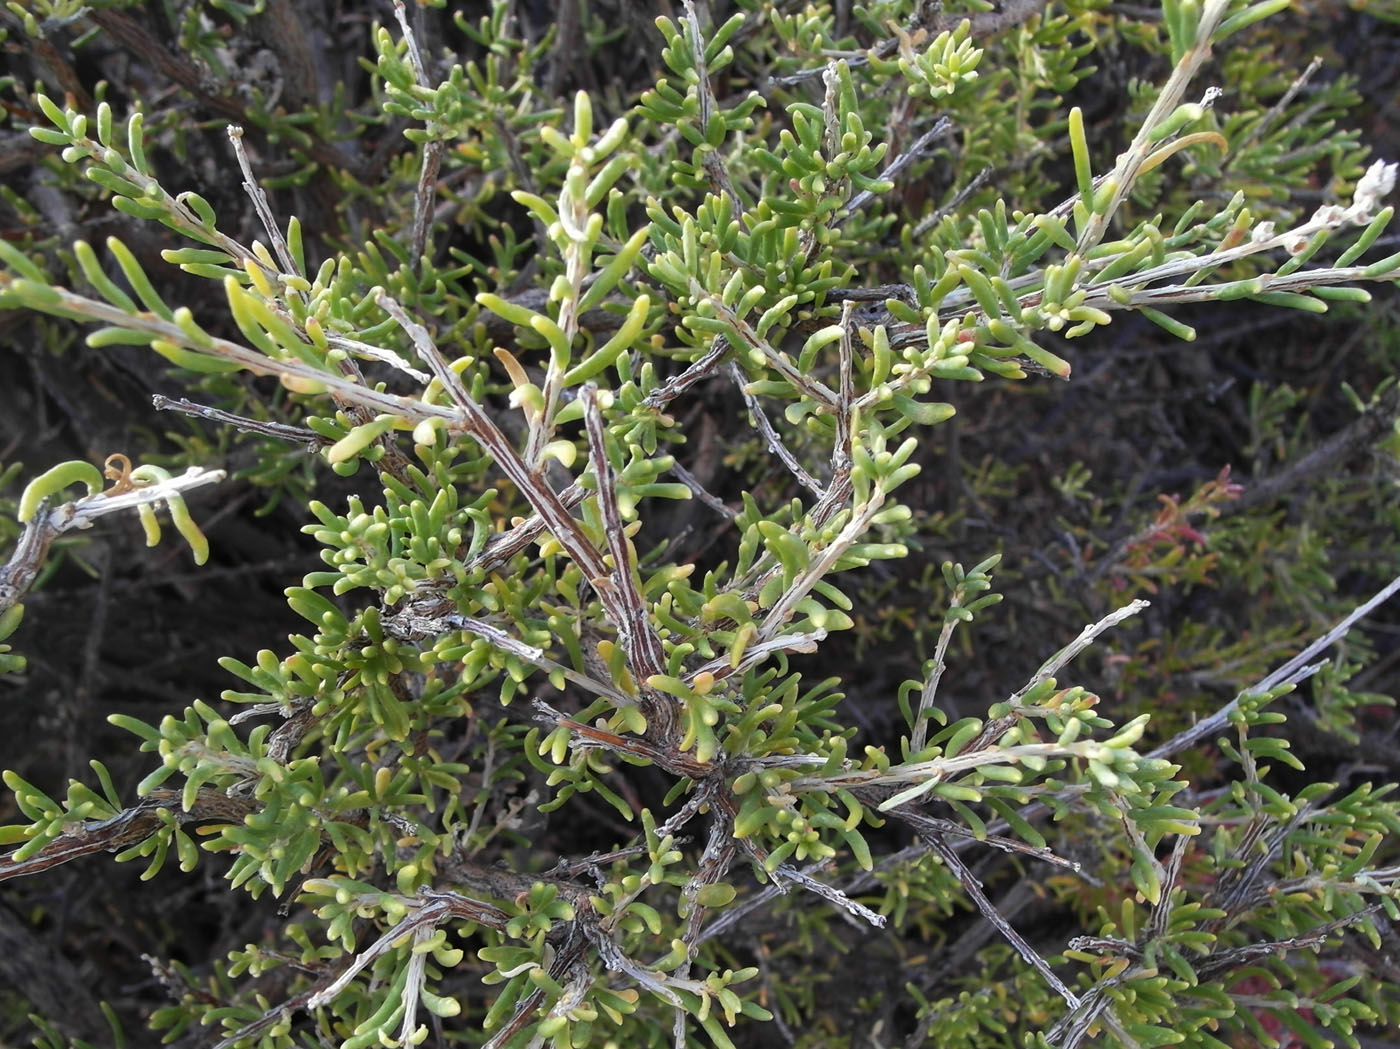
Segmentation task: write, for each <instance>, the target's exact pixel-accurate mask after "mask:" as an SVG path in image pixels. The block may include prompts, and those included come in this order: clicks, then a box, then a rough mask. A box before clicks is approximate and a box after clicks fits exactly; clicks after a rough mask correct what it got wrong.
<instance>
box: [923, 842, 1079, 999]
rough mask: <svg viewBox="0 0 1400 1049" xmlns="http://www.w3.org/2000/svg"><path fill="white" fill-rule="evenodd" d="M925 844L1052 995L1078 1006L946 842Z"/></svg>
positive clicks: (1075, 996) (1063, 984)
mask: <svg viewBox="0 0 1400 1049" xmlns="http://www.w3.org/2000/svg"><path fill="white" fill-rule="evenodd" d="M929 844H930V845H931V846H933V851H934V852H936V853H937V854H938V857H939V859H941V860H942V861H943V862H944V863H945V864H946V865H947V867H948V869H949V870H950V871H952V872H953V874H954V875H955V876H956V877H957V879H958V881H960V882H961V883H962V887H963V889H964V891H966V892H967V895H968V896H969V897H970V898H971V899H972V902H973V903H974V904H976V905H977V909H978V910H979V911H981V912H982V917H984V918H986V919H987V921H989V922H991V923H992V925H994V926H996V928H997V931H998V932H1000V933H1001V934H1002V936H1004V937H1005V938H1006V941H1007V942H1008V943H1010V944H1011V946H1012V947H1014V948H1015V949H1016V953H1017V954H1019V955H1020V956H1021V957H1022V958H1024V959H1025V960H1026V963H1027V964H1029V965H1030V967H1031V968H1033V969H1034V970H1035V971H1036V972H1038V973H1040V975H1041V978H1042V979H1043V980H1045V982H1046V983H1048V984H1049V985H1050V986H1051V988H1053V989H1054V991H1055V993H1056V994H1058V995H1059V996H1060V997H1061V998H1063V999H1064V1000H1065V1001H1066V1002H1067V1003H1068V1004H1069V1007H1070V1008H1071V1009H1077V1008H1079V996H1078V995H1076V994H1075V993H1074V992H1073V991H1071V990H1070V989H1069V988H1068V987H1066V986H1065V983H1064V981H1063V980H1061V979H1060V978H1059V977H1058V976H1056V975H1055V974H1054V972H1052V971H1051V969H1050V966H1049V965H1047V964H1046V963H1045V959H1044V958H1042V957H1041V956H1040V955H1039V954H1037V953H1036V952H1035V950H1034V949H1033V948H1032V947H1031V945H1030V944H1028V943H1027V942H1026V941H1025V939H1023V938H1022V936H1021V934H1020V933H1018V932H1017V931H1016V930H1015V929H1013V928H1012V927H1011V923H1010V922H1008V921H1007V920H1006V919H1005V918H1003V917H1002V916H1001V914H1000V913H999V912H998V911H997V909H996V908H995V907H994V906H992V901H991V900H989V899H988V898H987V894H986V893H985V892H983V891H982V883H981V882H979V881H978V880H977V876H976V875H975V874H973V873H972V871H971V870H970V869H969V868H968V866H967V864H965V863H964V862H963V861H962V858H961V857H959V856H958V854H957V853H956V852H954V851H953V850H952V849H950V848H949V847H948V844H947V842H945V841H944V840H943V839H942V838H941V837H939V836H938V835H932V836H931V837H930V838H929Z"/></svg>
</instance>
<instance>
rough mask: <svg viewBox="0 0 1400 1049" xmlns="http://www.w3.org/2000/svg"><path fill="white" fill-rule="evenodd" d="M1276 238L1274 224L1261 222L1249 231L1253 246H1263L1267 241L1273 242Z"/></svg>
mask: <svg viewBox="0 0 1400 1049" xmlns="http://www.w3.org/2000/svg"><path fill="white" fill-rule="evenodd" d="M1275 236H1276V234H1275V232H1274V224H1273V223H1272V222H1261V223H1259V225H1257V226H1255V227H1254V228H1253V229H1252V230H1250V231H1249V242H1250V243H1251V244H1263V243H1264V242H1265V241H1266V240H1273V239H1274V237H1275Z"/></svg>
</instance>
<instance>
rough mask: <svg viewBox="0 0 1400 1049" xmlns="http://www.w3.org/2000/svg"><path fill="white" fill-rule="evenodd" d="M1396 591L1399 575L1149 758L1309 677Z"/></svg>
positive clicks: (1181, 746)
mask: <svg viewBox="0 0 1400 1049" xmlns="http://www.w3.org/2000/svg"><path fill="white" fill-rule="evenodd" d="M1397 591H1400V576H1396V577H1395V578H1394V579H1392V580H1391V581H1390V582H1389V583H1387V584H1386V585H1385V586H1384V587H1382V588H1381V590H1380V591H1379V592H1378V593H1376V594H1375V595H1374V596H1373V597H1371V598H1370V599H1369V600H1368V601H1365V602H1363V603H1362V604H1360V605H1357V606H1356V608H1354V609H1352V610H1351V612H1349V613H1348V614H1347V615H1346V616H1345V617H1344V618H1343V619H1342V620H1341V622H1339V623H1338V624H1337V625H1336V626H1334V627H1333V628H1332V629H1331V630H1329V631H1327V633H1325V634H1323V635H1322V636H1321V637H1319V638H1318V639H1317V640H1316V641H1314V642H1313V643H1312V644H1310V645H1308V647H1307V648H1305V649H1303V651H1301V652H1299V653H1298V654H1297V655H1296V656H1294V657H1293V658H1292V659H1290V660H1289V661H1288V662H1287V663H1284V664H1283V665H1282V666H1280V667H1278V668H1277V669H1276V670H1274V671H1273V672H1272V673H1270V674H1268V675H1266V676H1265V677H1264V678H1263V679H1262V680H1260V681H1259V682H1258V683H1257V684H1255V685H1254V686H1253V687H1252V688H1248V689H1245V690H1244V692H1242V693H1240V695H1238V696H1236V697H1235V698H1234V699H1232V700H1231V701H1230V702H1229V703H1227V704H1225V706H1223V707H1221V708H1220V709H1219V710H1217V711H1216V712H1215V713H1214V714H1212V715H1210V717H1208V718H1203V719H1202V720H1200V721H1198V722H1197V723H1196V724H1194V725H1192V726H1191V727H1190V728H1188V729H1184V730H1183V731H1181V732H1178V733H1177V734H1176V735H1175V736H1173V737H1172V738H1171V739H1169V740H1167V741H1166V742H1165V743H1163V744H1162V745H1161V746H1159V747H1157V748H1156V749H1154V750H1153V751H1151V752H1150V753H1149V754H1148V755H1147V756H1148V757H1149V758H1170V757H1171V756H1172V755H1174V754H1177V753H1180V752H1181V751H1183V750H1185V749H1186V748H1187V747H1190V746H1194V745H1195V744H1196V743H1199V742H1200V741H1201V740H1203V739H1209V738H1210V737H1211V736H1214V735H1215V734H1216V733H1217V732H1220V731H1221V730H1222V729H1224V728H1225V726H1226V725H1228V724H1229V723H1230V716H1231V715H1232V714H1234V712H1235V711H1236V710H1237V709H1238V708H1239V705H1240V699H1241V698H1242V697H1243V696H1247V695H1257V694H1258V693H1260V692H1268V691H1269V690H1270V689H1273V688H1277V687H1278V686H1279V685H1284V684H1294V683H1296V682H1298V681H1300V680H1303V679H1304V678H1307V677H1311V676H1312V674H1313V673H1315V672H1316V671H1317V669H1318V667H1319V666H1320V664H1313V665H1311V666H1310V665H1309V661H1310V660H1313V659H1315V658H1317V657H1318V656H1319V655H1321V654H1322V653H1323V652H1324V651H1325V650H1326V649H1328V648H1330V647H1331V646H1332V645H1333V644H1335V643H1336V642H1338V641H1340V640H1341V639H1342V638H1344V637H1346V635H1347V633H1348V632H1349V631H1350V630H1351V628H1352V627H1353V626H1355V625H1356V624H1357V622H1358V621H1359V620H1361V619H1363V618H1365V617H1366V616H1368V615H1370V614H1371V612H1372V611H1373V610H1375V609H1376V608H1378V607H1380V606H1381V605H1383V604H1385V602H1387V601H1389V600H1390V599H1391V598H1392V597H1393V596H1394V595H1395V594H1396V592H1397Z"/></svg>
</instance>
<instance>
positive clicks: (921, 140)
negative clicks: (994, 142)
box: [845, 117, 991, 236]
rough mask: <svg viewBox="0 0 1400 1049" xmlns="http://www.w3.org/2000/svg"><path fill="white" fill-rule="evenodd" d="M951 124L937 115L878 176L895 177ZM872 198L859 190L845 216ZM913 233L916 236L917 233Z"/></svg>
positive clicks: (946, 130)
mask: <svg viewBox="0 0 1400 1049" xmlns="http://www.w3.org/2000/svg"><path fill="white" fill-rule="evenodd" d="M952 126H953V122H952V121H951V120H949V119H948V118H947V117H939V118H938V122H937V123H935V124H934V125H933V127H931V128H929V129H928V130H927V131H925V132H924V133H923V134H922V135H920V136H919V137H918V138H916V139H915V140H914V144H913V145H912V146H910V147H909V148H908V149H906V150H905V151H904V152H903V153H901V154H900V155H899V156H897V157H895V158H894V160H892V161H890V162H889V164H887V165H886V166H885V170H884V171H882V172H880V177H881V178H882V179H893V178H895V177H896V176H897V175H898V174H899V173H900V172H901V171H903V170H904V169H905V168H907V167H908V166H909V165H910V164H912V163H914V161H916V160H918V159H919V157H920V156H922V155H923V152H924V150H926V149H928V147H929V144H930V143H932V142H933V140H934V139H936V138H938V137H939V136H940V135H944V134H946V133H947V132H948V130H949V129H950V128H952ZM990 170H991V169H990V168H987V169H984V171H983V172H982V175H979V176H978V179H980V178H982V176H983V175H985V174H986V173H987V172H988V171H990ZM978 184H979V183H978V181H977V179H974V180H973V182H972V184H971V185H970V186H969V187H968V188H967V189H966V190H964V192H970V191H971V190H972V189H973V188H975V187H976V185H978ZM874 199H875V194H874V193H872V192H871V191H870V190H868V189H863V190H861V191H860V192H859V193H857V194H856V195H855V196H854V197H852V198H851V199H850V200H848V201H846V214H845V217H846V218H849V217H850V216H851V215H853V214H855V213H856V212H857V211H859V210H860V209H861V208H863V207H865V205H867V204H869V203H870V202H871V201H872V200H874ZM915 235H916V236H917V234H915Z"/></svg>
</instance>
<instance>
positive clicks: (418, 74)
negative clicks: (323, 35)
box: [394, 0, 447, 264]
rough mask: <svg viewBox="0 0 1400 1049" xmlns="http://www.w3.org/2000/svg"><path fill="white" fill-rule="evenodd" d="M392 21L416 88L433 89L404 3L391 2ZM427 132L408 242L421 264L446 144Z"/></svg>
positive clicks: (432, 130) (433, 127)
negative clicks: (402, 42) (402, 39)
mask: <svg viewBox="0 0 1400 1049" xmlns="http://www.w3.org/2000/svg"><path fill="white" fill-rule="evenodd" d="M394 17H395V18H397V19H398V22H399V29H400V31H401V32H402V33H403V38H404V43H405V44H406V45H407V51H408V61H409V64H410V65H411V66H412V67H413V76H414V78H415V79H416V80H417V81H418V83H419V85H420V86H421V87H424V88H429V89H431V88H432V84H430V83H428V71H427V69H425V68H424V66H423V56H422V54H421V52H419V50H418V39H417V37H415V36H414V33H413V28H412V27H411V26H410V25H409V24H408V17H407V14H406V12H405V9H404V3H403V0H394ZM427 130H428V133H429V135H430V136H432V137H430V138H429V139H428V141H427V142H425V143H424V144H423V167H422V169H421V170H420V172H419V175H418V188H417V190H416V191H415V193H414V198H413V235H412V238H411V240H410V242H409V244H410V251H411V252H412V257H413V258H415V259H417V260H419V262H420V264H421V263H422V261H423V259H424V256H425V254H426V252H427V250H428V233H429V232H430V229H429V227H430V226H431V224H432V215H433V196H434V194H435V193H436V191H437V177H438V171H439V170H440V169H441V167H442V157H443V153H444V152H446V150H447V143H445V142H444V141H443V140H442V139H441V138H439V137H437V131H438V129H437V125H436V124H435V123H434V122H433V121H429V122H428V125H427Z"/></svg>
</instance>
